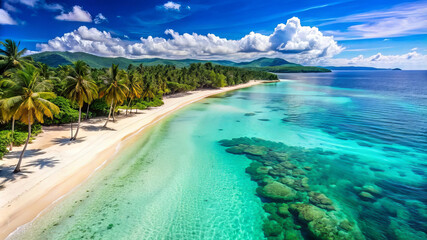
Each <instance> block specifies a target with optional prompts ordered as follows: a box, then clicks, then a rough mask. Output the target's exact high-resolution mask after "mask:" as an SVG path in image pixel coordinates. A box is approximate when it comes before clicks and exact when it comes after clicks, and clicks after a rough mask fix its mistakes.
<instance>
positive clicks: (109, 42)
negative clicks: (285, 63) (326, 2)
mask: <svg viewBox="0 0 427 240" xmlns="http://www.w3.org/2000/svg"><path fill="white" fill-rule="evenodd" d="M165 34H167V35H169V36H170V37H169V38H161V37H152V36H149V37H147V38H143V37H141V38H140V40H139V41H137V42H129V41H125V40H122V39H120V38H114V37H112V36H111V34H110V33H109V32H106V31H99V30H98V29H96V28H90V29H89V28H87V27H85V26H82V27H80V28H78V29H77V30H74V31H73V32H70V33H65V34H64V35H63V36H62V37H56V38H55V39H52V40H49V41H48V42H47V43H43V44H38V47H39V49H40V50H41V51H72V52H73V51H74V52H76V51H83V52H88V53H92V54H96V55H102V56H122V57H129V58H148V57H163V58H175V59H179V58H198V59H230V60H242V59H251V58H252V59H253V58H256V57H259V56H282V57H286V58H288V59H291V60H294V61H297V62H309V61H311V60H312V59H317V58H330V57H333V56H334V55H336V54H338V53H340V52H341V51H342V50H343V47H341V46H339V45H338V44H337V42H336V41H334V39H333V37H330V36H324V35H323V34H322V32H320V31H319V29H317V28H315V27H306V26H301V23H300V20H299V19H298V18H296V17H294V18H291V19H289V20H288V21H287V23H286V24H279V25H278V26H277V27H276V29H275V30H274V32H273V33H272V34H271V35H263V34H260V33H254V32H251V33H249V34H248V35H246V36H244V37H242V38H241V39H238V40H230V39H226V38H221V37H219V36H216V35H215V34H207V35H201V34H197V33H191V34H190V33H183V34H180V33H178V32H175V31H174V30H172V29H168V30H166V31H165Z"/></svg>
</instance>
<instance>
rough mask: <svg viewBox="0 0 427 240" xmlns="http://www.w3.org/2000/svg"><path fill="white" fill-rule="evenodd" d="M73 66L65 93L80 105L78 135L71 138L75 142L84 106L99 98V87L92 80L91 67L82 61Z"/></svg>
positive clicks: (77, 130) (78, 125)
mask: <svg viewBox="0 0 427 240" xmlns="http://www.w3.org/2000/svg"><path fill="white" fill-rule="evenodd" d="M73 65H74V66H73V71H72V72H71V74H70V76H68V77H67V78H66V79H67V86H66V88H65V92H66V94H67V97H68V98H69V99H70V100H71V101H73V102H76V103H77V104H78V105H79V122H78V124H77V129H76V134H75V135H74V137H73V136H72V137H71V140H75V139H76V138H77V134H78V133H79V129H80V122H81V119H82V107H83V104H84V103H87V104H90V103H91V102H92V101H93V100H94V99H95V98H96V97H98V87H97V86H96V84H95V82H94V81H93V80H92V79H91V78H90V73H89V66H88V65H87V64H86V63H85V62H83V61H81V60H79V61H77V62H74V63H73Z"/></svg>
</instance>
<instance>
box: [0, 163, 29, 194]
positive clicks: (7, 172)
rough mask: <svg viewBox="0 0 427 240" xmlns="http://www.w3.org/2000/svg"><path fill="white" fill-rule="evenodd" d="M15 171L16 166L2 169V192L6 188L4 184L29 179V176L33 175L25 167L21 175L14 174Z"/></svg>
mask: <svg viewBox="0 0 427 240" xmlns="http://www.w3.org/2000/svg"><path fill="white" fill-rule="evenodd" d="M13 170H15V166H8V167H0V190H2V189H3V188H4V184H6V183H7V182H14V181H17V180H18V179H24V178H27V177H28V174H30V173H32V171H29V170H26V169H25V167H23V168H22V169H21V172H19V173H13Z"/></svg>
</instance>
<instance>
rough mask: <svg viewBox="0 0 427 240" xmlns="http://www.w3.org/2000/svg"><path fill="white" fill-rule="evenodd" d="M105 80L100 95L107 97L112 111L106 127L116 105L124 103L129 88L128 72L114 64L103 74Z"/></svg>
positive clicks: (106, 99)
mask: <svg viewBox="0 0 427 240" xmlns="http://www.w3.org/2000/svg"><path fill="white" fill-rule="evenodd" d="M103 80H104V85H105V86H104V87H103V89H102V91H101V94H100V97H105V101H106V102H107V104H110V112H109V113H108V118H107V121H106V122H105V124H104V127H106V126H107V124H108V121H109V120H110V116H111V112H112V111H113V108H114V106H116V105H117V104H121V103H123V101H124V100H125V99H126V94H127V92H128V91H129V88H128V87H127V86H126V73H125V72H123V71H121V70H119V65H115V64H113V65H112V66H111V68H109V69H108V71H107V74H106V75H105V76H103ZM113 114H114V113H113ZM113 120H114V115H113Z"/></svg>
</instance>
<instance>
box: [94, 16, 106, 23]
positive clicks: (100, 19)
mask: <svg viewBox="0 0 427 240" xmlns="http://www.w3.org/2000/svg"><path fill="white" fill-rule="evenodd" d="M93 21H94V22H95V24H101V23H103V22H108V19H107V18H106V17H105V16H104V15H102V13H98V15H96V17H95V19H94V20H93Z"/></svg>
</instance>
